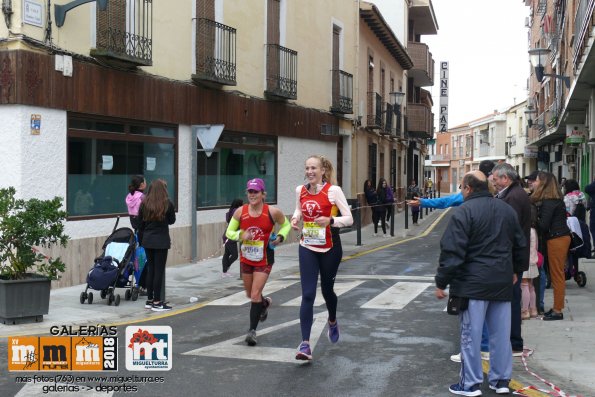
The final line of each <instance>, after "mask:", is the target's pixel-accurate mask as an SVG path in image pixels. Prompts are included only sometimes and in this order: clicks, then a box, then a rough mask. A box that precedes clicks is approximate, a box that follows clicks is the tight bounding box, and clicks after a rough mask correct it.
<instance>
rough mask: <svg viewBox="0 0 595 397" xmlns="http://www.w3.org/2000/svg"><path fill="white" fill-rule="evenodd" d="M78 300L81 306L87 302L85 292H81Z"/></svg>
mask: <svg viewBox="0 0 595 397" xmlns="http://www.w3.org/2000/svg"><path fill="white" fill-rule="evenodd" d="M80 300H81V305H82V304H83V303H85V301H86V300H87V293H86V292H85V291H83V292H81V296H80Z"/></svg>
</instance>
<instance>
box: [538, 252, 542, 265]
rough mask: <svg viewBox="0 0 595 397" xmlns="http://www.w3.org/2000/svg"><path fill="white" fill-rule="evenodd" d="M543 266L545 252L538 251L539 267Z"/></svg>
mask: <svg viewBox="0 0 595 397" xmlns="http://www.w3.org/2000/svg"><path fill="white" fill-rule="evenodd" d="M541 266H543V254H542V253H541V252H539V251H537V267H538V268H541Z"/></svg>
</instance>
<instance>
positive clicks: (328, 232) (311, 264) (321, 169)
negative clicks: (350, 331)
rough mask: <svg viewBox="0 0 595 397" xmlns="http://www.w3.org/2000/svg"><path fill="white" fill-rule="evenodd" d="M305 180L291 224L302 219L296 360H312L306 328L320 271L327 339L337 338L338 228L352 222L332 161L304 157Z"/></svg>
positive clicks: (311, 313) (336, 340) (299, 192)
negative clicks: (298, 344) (300, 286)
mask: <svg viewBox="0 0 595 397" xmlns="http://www.w3.org/2000/svg"><path fill="white" fill-rule="evenodd" d="M306 179H307V180H308V183H306V184H305V185H300V186H298V187H297V188H296V190H295V192H296V209H295V212H294V213H293V217H292V218H291V226H292V227H293V228H294V229H296V230H299V226H298V224H299V222H300V221H302V238H301V241H300V247H299V260H300V280H301V284H302V304H301V307H300V326H301V330H302V343H300V346H299V347H298V351H297V353H296V355H295V358H296V359H297V360H312V350H311V348H310V331H311V329H312V322H313V321H314V299H315V298H316V285H317V283H318V274H319V273H320V286H321V290H322V296H323V297H324V301H325V302H326V308H327V310H328V325H329V329H328V338H329V340H330V341H331V343H337V342H338V341H339V324H338V323H337V295H336V294H335V291H334V289H333V288H334V285H335V276H336V275H337V270H338V269H339V263H341V258H342V257H343V249H342V247H341V238H340V237H339V228H340V227H345V226H350V225H351V224H353V217H352V216H351V211H350V209H349V206H348V204H347V200H346V199H345V195H344V194H343V190H341V188H340V187H339V186H337V185H336V182H335V178H334V170H333V165H332V163H331V162H330V161H329V160H328V159H326V158H325V157H323V156H319V155H315V156H310V157H308V159H307V160H306Z"/></svg>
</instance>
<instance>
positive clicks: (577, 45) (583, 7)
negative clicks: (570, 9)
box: [572, 0, 595, 71]
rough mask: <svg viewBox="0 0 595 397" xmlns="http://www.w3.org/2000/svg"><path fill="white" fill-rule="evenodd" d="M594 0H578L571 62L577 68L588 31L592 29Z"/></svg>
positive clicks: (585, 46)
mask: <svg viewBox="0 0 595 397" xmlns="http://www.w3.org/2000/svg"><path fill="white" fill-rule="evenodd" d="M594 10H595V0H580V1H579V4H578V7H577V8H576V14H575V17H574V45H573V54H572V64H573V65H574V70H575V71H576V70H578V68H579V64H580V62H581V58H582V56H583V53H584V51H585V49H586V48H588V47H587V42H588V41H589V37H590V33H591V31H592V30H593V22H592V21H593V12H594Z"/></svg>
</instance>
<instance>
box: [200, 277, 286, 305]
mask: <svg viewBox="0 0 595 397" xmlns="http://www.w3.org/2000/svg"><path fill="white" fill-rule="evenodd" d="M295 283H297V281H292V280H272V281H271V282H269V283H267V284H266V285H265V287H264V291H263V293H264V294H265V295H269V294H272V293H273V292H277V291H279V290H282V289H285V288H287V287H289V286H291V285H293V284H295ZM248 302H250V299H249V298H247V297H246V291H240V292H237V293H235V294H232V295H229V296H226V297H225V298H221V299H217V300H214V301H212V302H209V303H208V304H207V306H242V305H244V304H246V303H248Z"/></svg>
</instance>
